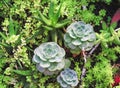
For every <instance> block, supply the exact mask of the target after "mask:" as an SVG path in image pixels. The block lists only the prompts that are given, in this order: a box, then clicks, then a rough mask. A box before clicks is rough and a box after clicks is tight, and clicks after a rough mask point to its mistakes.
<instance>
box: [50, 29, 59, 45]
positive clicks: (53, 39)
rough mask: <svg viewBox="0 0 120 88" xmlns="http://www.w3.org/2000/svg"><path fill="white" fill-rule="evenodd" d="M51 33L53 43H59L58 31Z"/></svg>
mask: <svg viewBox="0 0 120 88" xmlns="http://www.w3.org/2000/svg"><path fill="white" fill-rule="evenodd" d="M50 32H51V38H52V41H53V42H56V43H57V31H56V29H54V30H53V31H50Z"/></svg>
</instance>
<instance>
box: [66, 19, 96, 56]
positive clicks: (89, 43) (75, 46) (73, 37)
mask: <svg viewBox="0 0 120 88" xmlns="http://www.w3.org/2000/svg"><path fill="white" fill-rule="evenodd" d="M95 40H96V35H95V32H94V30H93V27H92V26H91V25H90V24H85V23H84V22H82V21H78V22H74V23H72V24H71V25H70V26H68V28H67V31H66V34H65V35H64V42H65V46H66V47H67V48H69V49H70V51H71V52H72V53H75V54H79V53H80V50H82V49H83V48H84V50H85V51H89V50H90V49H91V48H92V47H93V45H94V42H95Z"/></svg>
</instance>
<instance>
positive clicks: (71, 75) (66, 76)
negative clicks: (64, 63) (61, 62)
mask: <svg viewBox="0 0 120 88" xmlns="http://www.w3.org/2000/svg"><path fill="white" fill-rule="evenodd" d="M57 81H58V82H59V83H60V85H61V87H62V88H73V87H75V86H77V84H78V78H77V74H76V72H75V71H74V70H71V69H69V68H67V69H65V70H64V71H62V72H61V73H60V75H59V76H58V77H57Z"/></svg>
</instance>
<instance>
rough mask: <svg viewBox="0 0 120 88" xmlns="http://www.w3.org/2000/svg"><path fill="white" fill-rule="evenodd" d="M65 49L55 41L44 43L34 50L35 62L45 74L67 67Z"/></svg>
mask: <svg viewBox="0 0 120 88" xmlns="http://www.w3.org/2000/svg"><path fill="white" fill-rule="evenodd" d="M64 56H65V50H64V49H63V48H61V47H60V46H59V45H58V44H57V43H55V42H47V43H42V44H41V45H40V46H39V47H37V48H36V49H35V50H34V56H33V62H35V63H36V67H37V69H38V70H39V71H40V72H42V73H44V74H45V75H52V74H54V73H56V72H58V71H60V70H61V69H63V68H64V67H65V63H66V60H65V58H64Z"/></svg>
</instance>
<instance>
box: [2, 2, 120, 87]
mask: <svg viewBox="0 0 120 88" xmlns="http://www.w3.org/2000/svg"><path fill="white" fill-rule="evenodd" d="M98 2H99V3H101V2H102V3H106V5H107V4H110V3H111V2H112V1H111V0H0V88H60V85H59V83H57V80H56V77H57V75H56V74H55V75H52V76H45V75H44V74H42V73H40V72H38V70H37V69H36V66H35V64H33V62H32V58H33V55H34V53H33V51H34V49H35V47H37V46H39V45H40V44H42V43H45V42H51V41H52V42H56V43H57V44H58V45H59V46H60V47H62V48H64V43H63V42H64V40H63V36H64V33H65V32H66V28H67V26H68V25H69V24H70V23H72V21H73V22H74V21H78V20H82V21H84V22H85V23H88V24H91V25H93V27H95V28H94V29H95V31H96V35H97V41H96V42H95V44H98V43H99V46H98V47H97V48H96V50H95V52H93V54H92V55H91V57H89V58H87V63H86V64H85V68H86V75H85V77H84V78H83V81H82V83H81V85H79V86H82V88H110V84H111V82H112V75H113V74H115V72H117V71H116V70H117V69H114V68H113V69H111V68H112V65H113V63H116V61H118V60H119V54H120V30H118V29H117V30H115V24H111V25H110V24H109V22H110V20H111V18H109V19H108V21H106V20H105V22H104V20H103V19H104V17H105V18H107V16H106V12H107V11H105V10H104V9H100V10H97V12H96V11H95V9H97V7H96V3H98ZM94 12H95V13H94ZM96 26H97V27H98V28H96ZM100 28H101V29H100ZM62 29H63V30H62ZM85 38H88V37H85ZM90 39H91V38H90ZM65 51H66V56H65V58H68V59H70V58H71V65H70V61H69V60H67V59H65V61H66V62H67V65H68V66H67V65H65V68H68V67H69V66H70V67H71V68H74V70H75V71H76V73H77V76H78V79H79V81H80V77H81V74H82V70H81V69H82V68H83V63H84V62H83V58H82V57H83V56H82V55H81V56H80V55H79V56H77V57H72V56H71V53H69V51H68V50H67V49H66V48H65ZM51 53H52V52H51ZM59 53H60V52H59ZM62 53H64V52H62ZM88 53H89V51H87V52H86V53H85V54H88ZM57 54H58V53H57ZM52 55H54V54H53V53H52ZM52 55H51V56H52ZM61 59H62V58H61ZM53 65H54V64H53ZM114 70H115V71H114ZM112 71H113V72H112ZM77 87H78V86H77ZM77 87H76V88H77Z"/></svg>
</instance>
